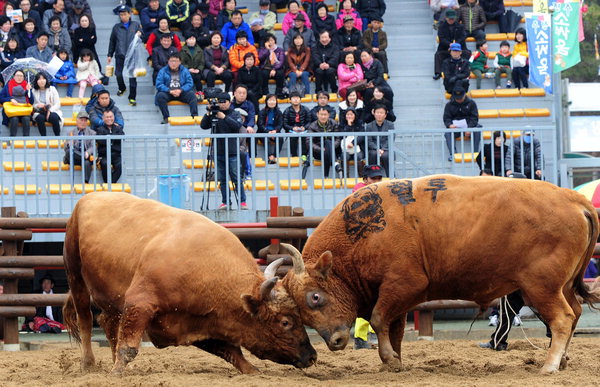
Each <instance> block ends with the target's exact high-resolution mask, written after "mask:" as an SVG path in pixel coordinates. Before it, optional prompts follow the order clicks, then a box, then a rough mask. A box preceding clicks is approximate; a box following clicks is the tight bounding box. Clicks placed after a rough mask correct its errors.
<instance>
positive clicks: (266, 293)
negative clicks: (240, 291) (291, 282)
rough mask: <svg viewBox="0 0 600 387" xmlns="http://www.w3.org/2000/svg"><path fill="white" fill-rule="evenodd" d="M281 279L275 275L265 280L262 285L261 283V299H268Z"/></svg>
mask: <svg viewBox="0 0 600 387" xmlns="http://www.w3.org/2000/svg"><path fill="white" fill-rule="evenodd" d="M277 281H279V278H277V277H274V278H271V279H268V280H265V281H263V283H262V285H260V299H261V300H267V299H269V298H270V296H271V290H273V287H274V286H275V284H276V283H277Z"/></svg>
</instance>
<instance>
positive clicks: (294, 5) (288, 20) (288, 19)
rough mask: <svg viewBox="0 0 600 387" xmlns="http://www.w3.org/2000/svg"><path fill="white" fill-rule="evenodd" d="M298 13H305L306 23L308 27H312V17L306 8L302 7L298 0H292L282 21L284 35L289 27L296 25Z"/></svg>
mask: <svg viewBox="0 0 600 387" xmlns="http://www.w3.org/2000/svg"><path fill="white" fill-rule="evenodd" d="M298 13H301V14H303V15H304V20H305V22H304V25H305V26H306V28H311V27H312V26H311V24H310V18H309V17H308V15H307V14H306V12H304V10H303V9H302V8H301V7H300V3H299V2H298V1H297V0H292V1H290V3H289V4H288V13H286V14H285V16H284V17H283V22H282V23H281V31H283V35H287V32H288V31H289V29H290V28H292V27H293V26H294V20H295V19H296V16H297V15H298Z"/></svg>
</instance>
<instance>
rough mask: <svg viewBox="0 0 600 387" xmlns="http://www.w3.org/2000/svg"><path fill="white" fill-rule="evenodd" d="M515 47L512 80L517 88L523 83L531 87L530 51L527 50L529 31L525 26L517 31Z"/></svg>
mask: <svg viewBox="0 0 600 387" xmlns="http://www.w3.org/2000/svg"><path fill="white" fill-rule="evenodd" d="M515 42H516V43H515V47H514V48H513V53H512V60H513V70H512V80H513V83H514V84H515V87H516V88H517V89H520V88H521V85H522V86H523V87H525V88H528V87H529V81H528V79H529V51H527V32H526V31H525V28H517V30H516V31H515Z"/></svg>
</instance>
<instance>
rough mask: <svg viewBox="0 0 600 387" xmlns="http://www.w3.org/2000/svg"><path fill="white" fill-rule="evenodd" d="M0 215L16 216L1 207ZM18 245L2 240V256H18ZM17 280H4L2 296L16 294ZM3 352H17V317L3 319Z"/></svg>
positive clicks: (15, 210) (10, 209)
mask: <svg viewBox="0 0 600 387" xmlns="http://www.w3.org/2000/svg"><path fill="white" fill-rule="evenodd" d="M0 215H1V216H2V217H3V218H14V217H16V216H17V209H16V208H15V207H2V209H1V210H0ZM18 244H19V242H18V241H16V240H3V241H2V246H3V247H4V255H13V256H14V255H18ZM18 283H19V280H18V279H17V278H14V277H13V278H7V279H5V280H4V294H17V293H18V290H19V288H18ZM3 349H4V350H5V351H19V350H20V345H19V318H18V317H17V316H13V317H5V319H4V348H3Z"/></svg>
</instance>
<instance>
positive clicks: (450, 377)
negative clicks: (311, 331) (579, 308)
mask: <svg viewBox="0 0 600 387" xmlns="http://www.w3.org/2000/svg"><path fill="white" fill-rule="evenodd" d="M532 342H533V343H534V344H536V345H537V346H540V347H544V346H545V345H547V343H548V341H547V340H544V339H534V340H532ZM476 343H477V342H476V341H466V340H453V341H435V342H426V341H418V342H407V343H405V344H404V345H403V359H404V367H405V369H404V371H402V372H399V373H392V372H379V371H378V370H379V365H380V360H379V357H378V355H377V351H375V350H360V351H354V350H352V349H350V348H347V349H346V350H344V351H341V352H330V351H329V350H328V349H327V347H326V346H325V345H324V344H323V343H319V344H317V345H316V346H315V348H316V349H317V352H318V354H319V360H318V364H317V365H316V366H313V367H311V368H308V369H306V370H298V369H295V368H293V367H291V366H284V365H279V364H275V363H273V362H270V361H262V360H258V359H257V358H255V357H253V356H251V355H249V354H248V353H247V352H246V355H247V357H248V359H249V360H250V361H251V362H252V363H253V364H254V365H255V366H257V367H258V368H259V369H260V371H261V373H260V374H258V375H252V376H245V375H241V374H239V373H238V372H237V371H236V370H235V369H234V368H233V367H232V366H231V365H229V364H228V363H226V362H225V361H223V360H221V359H219V358H217V357H214V356H212V355H210V354H208V353H205V352H203V351H200V350H198V349H195V348H192V347H180V348H174V347H171V348H167V349H162V350H159V349H155V348H142V349H141V351H140V354H139V355H138V356H137V358H136V359H135V360H134V361H133V362H132V363H130V364H129V366H128V369H127V370H126V372H125V373H124V375H123V376H122V377H115V376H111V375H109V373H108V372H109V370H110V367H111V355H110V350H109V349H108V348H94V353H95V354H96V361H97V363H98V364H99V369H98V371H96V372H91V373H88V374H83V373H81V372H80V368H79V359H80V352H79V349H78V348H76V347H71V346H70V345H69V344H63V343H60V344H49V345H46V346H44V348H43V349H42V350H39V351H26V352H2V353H1V354H0V384H2V386H22V385H27V386H29V387H31V386H111V387H113V386H144V387H145V386H184V385H186V386H212V387H215V386H277V387H282V386H286V387H287V386H302V387H306V386H324V385H325V386H347V385H353V386H375V385H377V386H393V385H400V384H402V385H415V386H416V385H419V386H441V385H462V386H465V385H467V386H476V385H481V386H483V385H506V386H509V385H519V386H536V387H538V386H547V385H579V386H590V385H600V362H599V361H598V354H597V351H598V349H599V348H600V339H598V338H575V339H574V340H573V343H572V345H571V351H570V357H571V359H572V360H571V361H570V362H569V367H568V369H567V370H565V371H561V372H560V373H558V374H556V375H550V376H543V375H540V373H539V369H540V367H541V364H542V362H543V360H544V358H545V355H546V351H545V350H540V349H535V348H533V347H532V346H531V345H530V344H529V343H528V342H526V341H524V340H517V341H514V342H511V345H510V350H509V351H505V352H494V351H491V350H484V349H480V348H478V347H477V346H476Z"/></svg>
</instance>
